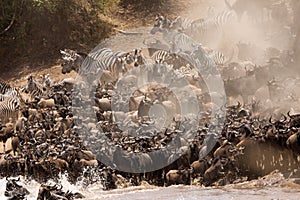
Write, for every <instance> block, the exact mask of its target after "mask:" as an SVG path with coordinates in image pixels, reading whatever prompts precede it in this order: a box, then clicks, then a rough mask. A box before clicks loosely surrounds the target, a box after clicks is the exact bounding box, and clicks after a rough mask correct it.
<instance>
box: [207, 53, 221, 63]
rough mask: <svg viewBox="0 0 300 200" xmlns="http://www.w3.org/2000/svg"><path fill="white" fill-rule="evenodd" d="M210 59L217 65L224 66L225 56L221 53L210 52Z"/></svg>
mask: <svg viewBox="0 0 300 200" xmlns="http://www.w3.org/2000/svg"><path fill="white" fill-rule="evenodd" d="M208 57H209V58H210V59H212V60H213V61H214V63H215V64H216V65H224V63H225V56H224V54H223V53H221V52H219V51H211V52H208Z"/></svg>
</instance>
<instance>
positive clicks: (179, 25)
mask: <svg viewBox="0 0 300 200" xmlns="http://www.w3.org/2000/svg"><path fill="white" fill-rule="evenodd" d="M192 23H193V20H192V19H189V18H184V17H181V16H178V17H177V18H176V19H174V20H173V21H172V22H171V25H170V28H171V29H173V30H179V31H183V32H185V31H186V30H189V29H191V25H192Z"/></svg>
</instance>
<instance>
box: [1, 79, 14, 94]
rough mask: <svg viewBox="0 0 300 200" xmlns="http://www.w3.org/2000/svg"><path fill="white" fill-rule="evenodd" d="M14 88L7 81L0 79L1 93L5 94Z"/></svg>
mask: <svg viewBox="0 0 300 200" xmlns="http://www.w3.org/2000/svg"><path fill="white" fill-rule="evenodd" d="M10 90H12V87H11V86H10V85H9V84H8V83H6V82H5V81H3V80H1V79H0V94H5V93H7V92H9V91H10Z"/></svg>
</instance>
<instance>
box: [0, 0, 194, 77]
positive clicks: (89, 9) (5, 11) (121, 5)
mask: <svg viewBox="0 0 300 200" xmlns="http://www.w3.org/2000/svg"><path fill="white" fill-rule="evenodd" d="M189 2H190V1H180V0H176V1H171V0H164V1H159V3H157V1H155V0H152V1H137V0H103V1H92V0H90V1H82V0H66V1H58V0H56V1H51V2H49V1H46V0H29V1H24V0H16V1H10V0H4V1H1V3H0V8H1V9H2V13H1V16H0V43H1V47H0V58H1V59H0V70H1V72H2V73H1V74H0V78H2V79H5V80H9V79H11V78H14V79H18V77H23V76H24V75H26V74H28V73H32V72H34V71H41V70H46V71H47V68H49V67H51V66H54V65H57V63H58V59H59V58H60V54H59V50H60V49H64V48H71V49H76V50H78V51H82V52H89V51H90V50H91V49H93V48H94V47H95V46H97V44H99V43H100V42H101V41H103V40H104V39H105V38H108V37H110V36H111V35H113V34H115V33H116V29H122V30H126V29H129V28H133V27H140V26H147V25H151V24H152V23H153V19H154V16H155V15H157V14H159V13H164V14H168V15H171V16H172V15H175V14H178V13H180V12H182V11H183V10H184V8H185V7H186V6H184V5H188V4H189Z"/></svg>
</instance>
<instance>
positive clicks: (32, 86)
mask: <svg viewBox="0 0 300 200" xmlns="http://www.w3.org/2000/svg"><path fill="white" fill-rule="evenodd" d="M27 80H28V81H27V91H28V93H29V94H30V96H31V98H34V97H43V96H46V92H47V91H46V88H45V87H43V85H42V84H40V83H39V82H37V81H36V80H35V79H34V78H33V76H29V78H28V79H27Z"/></svg>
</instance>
